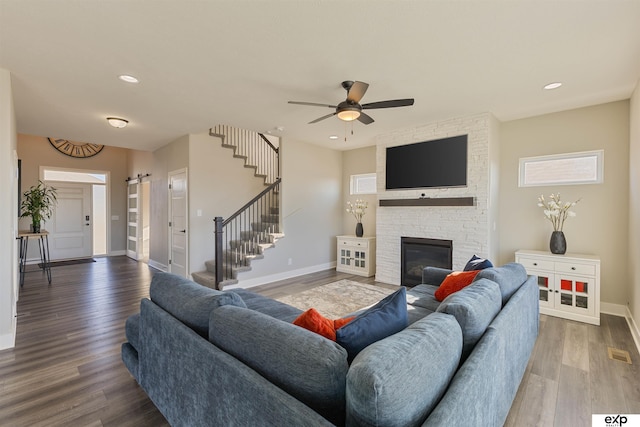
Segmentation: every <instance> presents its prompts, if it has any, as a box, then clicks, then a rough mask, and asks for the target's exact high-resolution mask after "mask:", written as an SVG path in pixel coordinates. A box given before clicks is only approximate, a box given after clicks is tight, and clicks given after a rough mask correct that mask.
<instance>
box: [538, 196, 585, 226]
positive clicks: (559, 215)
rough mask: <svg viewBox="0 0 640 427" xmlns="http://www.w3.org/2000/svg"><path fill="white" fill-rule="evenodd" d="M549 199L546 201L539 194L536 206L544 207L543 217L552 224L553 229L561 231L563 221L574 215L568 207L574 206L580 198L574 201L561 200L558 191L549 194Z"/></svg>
mask: <svg viewBox="0 0 640 427" xmlns="http://www.w3.org/2000/svg"><path fill="white" fill-rule="evenodd" d="M549 199H550V200H549V201H548V202H547V201H546V200H545V199H544V196H542V195H541V196H540V197H538V206H539V207H541V208H543V209H544V217H545V218H547V219H548V220H549V221H551V224H553V231H562V227H563V226H564V221H565V220H566V219H567V218H569V217H574V216H576V213H575V212H574V211H571V210H569V209H570V208H572V207H574V206H575V205H576V204H577V203H578V202H579V201H580V199H578V200H576V201H575V202H562V201H561V200H560V193H558V194H551V195H550V196H549Z"/></svg>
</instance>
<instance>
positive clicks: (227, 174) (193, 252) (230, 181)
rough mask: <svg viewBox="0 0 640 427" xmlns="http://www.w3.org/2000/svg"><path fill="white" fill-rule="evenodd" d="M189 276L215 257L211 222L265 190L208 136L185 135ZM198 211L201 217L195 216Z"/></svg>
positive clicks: (228, 151) (241, 163) (250, 171)
mask: <svg viewBox="0 0 640 427" xmlns="http://www.w3.org/2000/svg"><path fill="white" fill-rule="evenodd" d="M189 153H190V155H189V266H190V268H189V273H193V272H196V271H202V270H205V265H204V262H205V261H208V260H212V259H213V258H214V256H215V237H214V230H215V228H214V222H213V219H214V218H215V217H216V216H220V217H222V218H227V217H229V215H231V214H233V213H234V212H235V211H237V210H238V209H240V208H241V207H242V206H244V204H245V203H247V202H248V201H249V200H251V199H253V198H254V197H255V196H257V195H258V194H259V193H260V192H261V191H262V190H264V189H265V188H266V186H265V185H264V179H262V178H257V177H255V176H254V171H255V169H253V168H245V167H244V160H243V159H239V158H234V157H233V150H231V149H229V148H224V147H222V140H221V139H220V138H217V137H212V136H210V135H209V134H208V133H200V134H195V135H189ZM198 211H201V216H198Z"/></svg>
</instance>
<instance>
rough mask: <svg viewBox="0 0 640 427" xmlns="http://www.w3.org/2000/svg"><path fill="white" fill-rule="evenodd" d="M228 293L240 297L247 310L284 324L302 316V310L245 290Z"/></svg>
mask: <svg viewBox="0 0 640 427" xmlns="http://www.w3.org/2000/svg"><path fill="white" fill-rule="evenodd" d="M229 292H233V293H235V294H238V295H240V297H241V298H242V300H243V301H244V303H245V305H246V306H247V308H250V309H251V310H255V311H259V312H260V313H263V314H267V315H269V316H271V317H275V318H276V319H280V320H284V321H285V322H289V323H291V322H293V321H294V320H295V318H296V317H298V316H300V314H302V310H300V309H299V308H295V307H292V306H290V305H288V304H285V303H283V302H280V301H276V300H274V299H272V298H268V297H265V296H264V295H260V294H257V293H255V292H251V291H249V290H247V289H241V288H238V289H231V290H229Z"/></svg>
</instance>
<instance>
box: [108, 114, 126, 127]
mask: <svg viewBox="0 0 640 427" xmlns="http://www.w3.org/2000/svg"><path fill="white" fill-rule="evenodd" d="M107 122H109V124H110V125H111V126H113V127H114V128H118V129H122V128H123V127H125V126H127V125H128V124H129V120H125V119H121V118H119V117H107Z"/></svg>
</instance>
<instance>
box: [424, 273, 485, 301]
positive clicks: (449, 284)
mask: <svg viewBox="0 0 640 427" xmlns="http://www.w3.org/2000/svg"><path fill="white" fill-rule="evenodd" d="M478 273H480V270H472V271H454V272H453V273H451V274H449V275H448V276H447V277H445V279H444V280H443V281H442V283H441V284H440V287H439V288H438V289H437V290H436V292H435V293H434V295H435V297H436V299H437V300H438V301H442V300H444V299H445V298H446V297H448V296H449V295H451V294H452V293H454V292H458V291H459V290H460V289H462V288H464V287H466V286H469V285H470V284H471V282H473V279H475V277H476V275H477V274H478Z"/></svg>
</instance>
